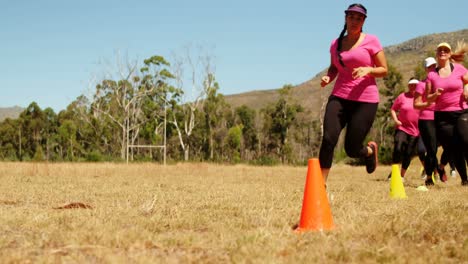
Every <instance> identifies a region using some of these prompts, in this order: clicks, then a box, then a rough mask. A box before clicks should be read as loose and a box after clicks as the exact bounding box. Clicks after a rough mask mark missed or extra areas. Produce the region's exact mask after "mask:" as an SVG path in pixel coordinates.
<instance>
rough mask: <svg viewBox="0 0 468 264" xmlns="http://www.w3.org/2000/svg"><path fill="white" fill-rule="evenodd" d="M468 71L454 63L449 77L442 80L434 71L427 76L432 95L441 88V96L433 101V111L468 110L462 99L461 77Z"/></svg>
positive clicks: (467, 105)
mask: <svg viewBox="0 0 468 264" xmlns="http://www.w3.org/2000/svg"><path fill="white" fill-rule="evenodd" d="M467 71H468V70H467V69H466V68H465V67H464V66H463V65H461V64H458V63H454V64H453V71H452V73H451V74H450V76H448V77H446V78H442V77H440V76H439V74H438V73H437V72H436V71H433V72H430V73H429V74H428V75H427V81H429V82H431V84H432V91H431V92H432V93H433V92H434V91H435V90H436V89H437V88H443V89H444V91H443V92H442V94H441V95H440V96H439V97H437V99H436V101H435V111H442V112H449V111H450V112H453V111H459V110H463V109H468V104H467V103H466V101H465V99H464V97H463V75H465V74H466V72H467Z"/></svg>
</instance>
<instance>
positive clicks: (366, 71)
mask: <svg viewBox="0 0 468 264" xmlns="http://www.w3.org/2000/svg"><path fill="white" fill-rule="evenodd" d="M373 59H374V62H375V67H358V68H355V69H354V70H353V78H354V79H357V78H361V77H364V76H366V75H370V76H372V77H374V78H381V77H385V76H387V72H388V69H387V59H386V58H385V53H384V51H383V50H381V51H379V52H377V54H375V55H374V56H373Z"/></svg>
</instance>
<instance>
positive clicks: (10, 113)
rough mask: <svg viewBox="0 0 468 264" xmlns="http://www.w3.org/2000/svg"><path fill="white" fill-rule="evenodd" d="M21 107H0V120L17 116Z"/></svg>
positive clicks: (21, 110) (21, 109)
mask: <svg viewBox="0 0 468 264" xmlns="http://www.w3.org/2000/svg"><path fill="white" fill-rule="evenodd" d="M23 110H24V109H23V108H21V107H19V106H13V107H0V122H1V121H3V120H5V119H6V118H12V119H14V118H18V117H19V115H20V113H21V112H23Z"/></svg>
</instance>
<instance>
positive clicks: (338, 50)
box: [336, 23, 346, 67]
mask: <svg viewBox="0 0 468 264" xmlns="http://www.w3.org/2000/svg"><path fill="white" fill-rule="evenodd" d="M345 32H346V23H345V24H344V27H343V30H341V33H340V37H339V38H338V45H337V47H336V53H337V54H338V60H339V61H340V64H341V66H343V67H345V65H344V63H343V59H342V58H341V42H342V41H343V37H344V34H345Z"/></svg>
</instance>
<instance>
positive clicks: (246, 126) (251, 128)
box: [235, 105, 259, 160]
mask: <svg viewBox="0 0 468 264" xmlns="http://www.w3.org/2000/svg"><path fill="white" fill-rule="evenodd" d="M235 113H236V124H237V125H242V141H243V148H242V149H241V157H244V159H247V160H248V159H252V158H253V157H252V155H248V153H252V152H256V150H257V147H258V143H259V141H258V134H257V130H256V128H255V117H256V112H255V110H254V109H252V108H249V107H248V106H246V105H242V106H240V107H237V108H236V109H235Z"/></svg>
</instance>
